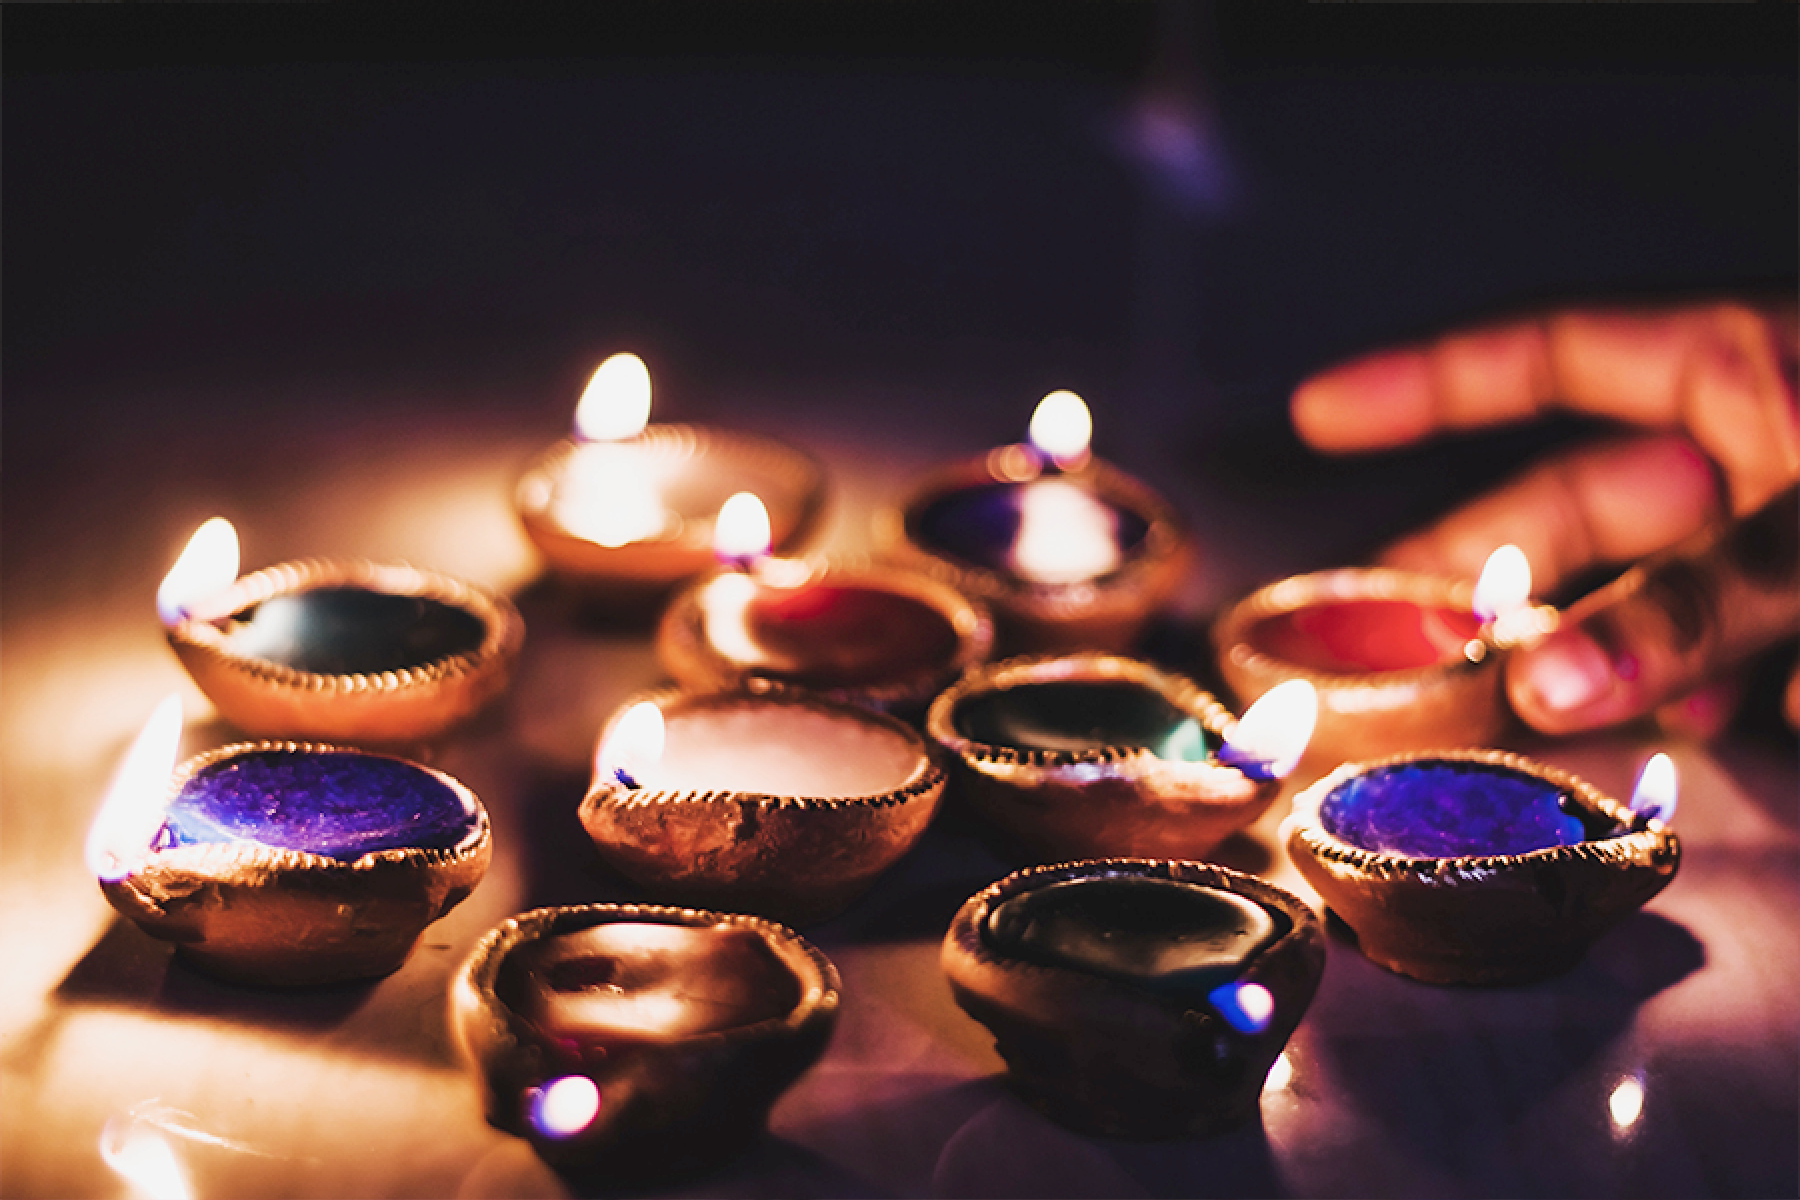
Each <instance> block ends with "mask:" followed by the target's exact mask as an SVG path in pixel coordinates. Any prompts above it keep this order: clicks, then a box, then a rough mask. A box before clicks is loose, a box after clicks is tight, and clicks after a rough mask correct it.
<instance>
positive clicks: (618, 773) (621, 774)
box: [613, 767, 643, 792]
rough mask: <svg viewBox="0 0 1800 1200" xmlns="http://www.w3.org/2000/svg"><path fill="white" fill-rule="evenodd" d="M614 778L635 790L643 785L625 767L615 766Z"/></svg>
mask: <svg viewBox="0 0 1800 1200" xmlns="http://www.w3.org/2000/svg"><path fill="white" fill-rule="evenodd" d="M613 778H614V779H616V780H618V781H619V782H620V783H622V784H624V785H625V786H626V787H628V788H630V789H631V790H632V791H634V792H635V791H637V790H639V789H640V788H641V787H642V786H643V785H642V784H640V783H639V782H638V781H637V780H636V779H633V778H632V777H631V772H629V771H627V770H626V769H625V768H624V767H614V768H613Z"/></svg>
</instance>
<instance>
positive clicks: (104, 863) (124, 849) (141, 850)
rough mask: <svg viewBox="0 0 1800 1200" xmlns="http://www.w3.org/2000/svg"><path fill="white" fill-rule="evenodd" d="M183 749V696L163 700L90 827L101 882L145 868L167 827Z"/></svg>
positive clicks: (90, 857)
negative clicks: (172, 777)
mask: <svg viewBox="0 0 1800 1200" xmlns="http://www.w3.org/2000/svg"><path fill="white" fill-rule="evenodd" d="M180 749H181V696H180V695H179V694H178V693H174V694H170V695H168V696H166V697H164V698H163V701H162V703H160V704H158V705H157V706H156V709H155V711H153V712H152V713H151V714H150V719H149V720H148V721H146V722H144V728H143V729H142V730H141V731H140V732H139V733H138V735H137V740H136V741H134V742H132V743H131V749H130V750H128V751H127V752H126V754H125V760H124V762H123V763H121V764H120V766H119V772H118V774H117V775H116V776H114V777H113V785H112V788H111V790H109V791H108V792H107V794H106V799H105V800H104V801H102V802H101V805H100V811H99V812H98V813H97V814H95V816H94V823H93V825H91V826H89V828H88V837H87V864H88V869H89V870H91V871H93V873H94V874H95V876H97V877H98V878H100V879H103V880H107V881H109V882H110V881H111V880H115V879H123V878H125V877H126V876H127V875H129V874H131V873H132V872H133V871H135V870H137V869H138V867H140V866H142V865H143V862H144V859H145V858H146V857H148V856H149V853H150V843H151V841H152V839H154V838H155V837H156V831H157V830H158V829H160V828H162V822H163V801H164V793H165V791H166V789H167V788H168V783H169V772H170V771H172V770H173V769H174V767H175V756H176V754H177V753H178V752H179V751H180Z"/></svg>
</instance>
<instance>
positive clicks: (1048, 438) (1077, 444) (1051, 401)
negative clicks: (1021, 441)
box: [1030, 391, 1094, 471]
mask: <svg viewBox="0 0 1800 1200" xmlns="http://www.w3.org/2000/svg"><path fill="white" fill-rule="evenodd" d="M1030 436H1031V444H1032V445H1033V446H1035V447H1036V448H1037V450H1038V453H1040V454H1043V455H1045V456H1046V457H1048V458H1049V459H1050V461H1051V462H1053V463H1055V464H1056V465H1057V466H1059V467H1061V468H1062V469H1063V470H1065V471H1072V470H1074V469H1076V468H1077V467H1080V466H1081V465H1082V464H1083V463H1085V462H1086V461H1087V459H1088V443H1089V442H1090V441H1091V440H1093V436H1094V418H1093V417H1092V416H1091V415H1090V414H1089V413H1088V406H1087V401H1085V400H1083V399H1082V398H1081V397H1080V396H1077V395H1076V394H1075V393H1074V392H1069V391H1057V392H1051V393H1050V394H1049V395H1048V396H1045V397H1044V398H1043V399H1042V400H1039V401H1038V405H1037V408H1036V409H1034V410H1033V411H1032V414H1031V434H1030Z"/></svg>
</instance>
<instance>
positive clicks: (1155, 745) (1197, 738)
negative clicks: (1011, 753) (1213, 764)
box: [955, 679, 1211, 762]
mask: <svg viewBox="0 0 1800 1200" xmlns="http://www.w3.org/2000/svg"><path fill="white" fill-rule="evenodd" d="M955 720H956V726H957V732H959V733H961V734H962V735H963V736H964V737H966V738H968V739H970V740H971V741H976V742H984V743H986V744H988V745H990V746H1010V747H1012V748H1013V749H1015V750H1052V751H1080V750H1093V749H1096V748H1099V747H1102V746H1125V747H1141V748H1143V749H1146V750H1149V751H1151V752H1152V753H1154V754H1155V755H1156V756H1157V757H1158V758H1164V759H1168V760H1170V761H1172V762H1202V761H1204V760H1205V759H1206V756H1207V754H1208V752H1209V751H1210V749H1211V747H1210V746H1209V745H1208V744H1207V737H1206V731H1205V730H1204V729H1203V728H1202V727H1201V725H1200V722H1199V721H1197V720H1195V719H1194V718H1193V717H1192V716H1190V715H1189V714H1188V713H1186V712H1184V711H1183V710H1182V709H1180V708H1179V707H1177V706H1176V705H1174V704H1172V703H1170V702H1169V700H1168V698H1167V697H1165V696H1163V695H1162V693H1160V692H1157V691H1154V690H1152V689H1150V688H1146V687H1144V686H1143V685H1141V684H1137V683H1132V682H1130V681H1128V680H1122V679H1094V680H1076V679H1067V680H1063V679H1058V680H1048V681H1044V682H1039V683H1028V684H1022V685H1020V686H1018V687H1011V688H1006V689H1003V690H999V691H992V692H984V693H980V694H978V695H974V696H971V697H969V698H968V699H966V700H964V701H963V702H962V703H961V704H959V705H957V708H956V716H955Z"/></svg>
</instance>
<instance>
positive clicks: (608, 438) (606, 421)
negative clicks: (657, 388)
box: [575, 353, 650, 442]
mask: <svg viewBox="0 0 1800 1200" xmlns="http://www.w3.org/2000/svg"><path fill="white" fill-rule="evenodd" d="M649 423H650V368H649V367H646V366H645V365H644V360H643V359H641V358H639V357H638V356H637V355H635V354H631V353H623V354H615V355H613V356H612V357H611V358H609V359H607V360H606V361H605V362H603V363H601V364H600V365H599V367H597V368H596V369H595V371H594V374H593V376H592V377H591V378H590V379H589V380H588V385H587V387H586V388H585V389H584V390H583V391H582V393H581V402H580V403H579V404H577V405H576V406H575V436H576V437H577V438H580V439H581V440H582V441H587V442H616V441H620V440H622V439H624V438H628V437H636V436H637V435H638V434H640V433H642V432H644V426H646V425H648V424H649Z"/></svg>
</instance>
